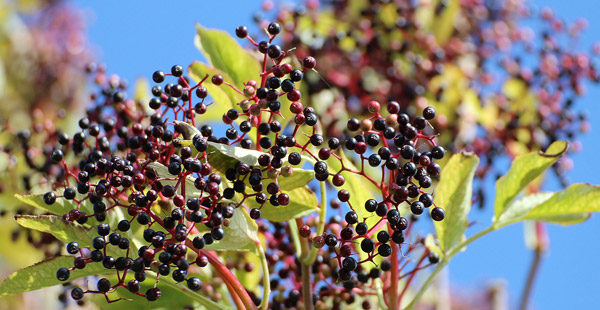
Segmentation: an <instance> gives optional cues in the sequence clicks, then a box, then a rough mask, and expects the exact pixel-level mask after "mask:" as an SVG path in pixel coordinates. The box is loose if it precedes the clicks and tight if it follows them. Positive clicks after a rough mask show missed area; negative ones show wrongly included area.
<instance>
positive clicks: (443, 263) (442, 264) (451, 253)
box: [405, 226, 494, 309]
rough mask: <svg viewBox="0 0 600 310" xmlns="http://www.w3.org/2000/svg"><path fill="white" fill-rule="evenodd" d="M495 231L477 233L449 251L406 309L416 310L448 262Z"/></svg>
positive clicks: (491, 228) (487, 230) (490, 229)
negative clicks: (418, 303) (465, 248)
mask: <svg viewBox="0 0 600 310" xmlns="http://www.w3.org/2000/svg"><path fill="white" fill-rule="evenodd" d="M492 231H494V227H493V226H490V227H488V228H486V229H484V230H482V231H480V232H478V233H476V234H475V235H473V236H471V238H469V239H467V240H465V241H463V242H461V243H460V244H458V245H457V246H455V247H453V248H452V249H450V250H449V251H448V253H447V254H446V256H444V257H443V258H442V260H440V262H439V263H438V265H437V266H436V267H435V269H434V270H433V271H432V272H431V274H430V275H429V277H427V280H425V282H424V283H423V285H422V286H421V288H420V289H419V291H418V292H417V294H416V295H415V297H414V298H413V300H412V301H411V302H410V304H408V306H406V308H405V309H414V308H415V306H416V305H417V302H418V301H419V299H420V298H421V297H422V296H423V294H424V293H425V290H427V288H428V287H429V285H431V283H432V282H433V280H435V277H436V276H437V274H438V273H439V272H440V271H442V269H444V267H446V265H447V264H448V262H449V261H450V260H451V259H452V257H454V255H456V254H458V253H459V252H460V250H462V248H464V247H466V246H467V245H469V244H471V242H473V241H475V240H477V239H479V238H481V237H483V236H484V235H486V234H487V233H489V232H492Z"/></svg>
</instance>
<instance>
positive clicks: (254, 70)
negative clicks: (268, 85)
mask: <svg viewBox="0 0 600 310" xmlns="http://www.w3.org/2000/svg"><path fill="white" fill-rule="evenodd" d="M196 28H197V30H198V35H197V36H196V40H195V43H196V46H197V47H198V49H199V50H200V51H201V52H202V53H203V54H204V56H205V57H206V59H208V61H209V62H210V64H211V65H212V66H213V67H215V68H217V69H219V70H221V71H223V72H225V73H227V74H228V75H229V76H231V78H233V82H234V84H235V85H236V86H237V87H240V86H241V85H242V83H244V82H247V81H248V80H259V79H260V73H261V72H262V70H261V67H260V64H259V63H258V61H257V60H256V59H255V58H254V57H253V56H252V55H250V54H249V53H248V52H247V51H246V50H244V49H243V48H242V47H241V46H240V44H239V43H238V42H237V40H235V39H234V38H232V37H231V36H230V35H229V34H228V33H227V32H225V31H222V30H214V29H206V28H204V27H202V26H201V25H196Z"/></svg>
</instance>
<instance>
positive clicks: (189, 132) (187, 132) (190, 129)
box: [174, 121, 202, 140]
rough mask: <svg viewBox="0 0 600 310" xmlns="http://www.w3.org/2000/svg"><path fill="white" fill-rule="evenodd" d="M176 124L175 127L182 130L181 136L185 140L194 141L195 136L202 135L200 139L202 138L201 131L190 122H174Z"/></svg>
mask: <svg viewBox="0 0 600 310" xmlns="http://www.w3.org/2000/svg"><path fill="white" fill-rule="evenodd" d="M174 123H175V127H177V128H178V129H179V130H181V135H182V136H183V138H184V139H186V140H192V139H193V138H194V136H195V135H200V137H202V133H201V132H200V130H198V128H196V127H194V126H192V125H191V124H189V123H188V122H182V121H174Z"/></svg>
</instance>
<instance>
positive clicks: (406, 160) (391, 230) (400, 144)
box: [300, 101, 445, 286]
mask: <svg viewBox="0 0 600 310" xmlns="http://www.w3.org/2000/svg"><path fill="white" fill-rule="evenodd" d="M369 110H370V111H371V113H373V114H374V116H372V117H367V118H365V119H363V120H362V121H359V120H358V119H354V118H353V119H350V120H348V122H347V133H348V135H347V137H346V138H345V139H344V140H343V141H340V140H339V139H338V138H331V139H329V141H328V144H327V147H324V148H321V150H320V151H319V153H318V155H319V159H320V160H321V161H319V162H317V163H316V164H315V166H314V169H315V173H316V175H317V179H327V177H328V174H330V175H331V183H332V184H333V185H334V186H337V187H339V186H343V185H344V183H345V179H344V177H343V176H342V175H341V174H340V172H342V171H343V170H344V169H342V171H339V172H336V173H328V171H327V165H326V163H325V162H324V160H327V159H328V158H329V157H330V156H331V155H332V154H333V150H337V149H341V148H344V149H345V151H346V152H350V153H354V154H355V156H356V157H358V158H359V162H360V164H361V167H362V169H361V170H360V171H351V172H353V173H356V174H358V175H360V176H362V177H364V178H365V179H364V181H365V182H371V183H373V185H375V186H376V187H377V188H379V189H380V190H381V195H382V197H381V199H379V200H377V199H375V198H372V199H368V200H367V201H365V202H364V205H358V206H353V205H351V203H350V195H351V193H350V192H348V190H346V189H341V190H339V191H338V194H337V199H338V200H339V201H340V202H343V203H347V204H348V205H349V207H350V209H351V210H350V211H348V212H347V213H345V216H344V220H345V221H344V224H343V228H341V229H338V232H337V233H333V232H331V233H325V234H323V235H320V236H314V237H313V238H312V242H313V245H314V246H316V247H319V248H320V247H323V246H325V245H327V246H328V247H329V248H330V249H332V250H333V251H332V254H333V256H334V257H335V259H337V260H338V262H339V269H338V270H336V273H335V276H336V277H337V278H335V279H334V280H340V281H343V282H348V281H351V280H352V279H353V278H352V274H353V272H354V271H357V270H359V266H360V265H361V264H363V263H369V264H371V263H372V260H373V258H374V257H375V256H378V255H379V256H381V257H388V256H390V255H392V246H391V245H390V242H393V243H394V244H396V245H401V244H405V235H404V231H405V230H406V229H407V228H408V227H409V225H410V223H409V221H408V220H407V218H406V217H405V216H407V215H410V214H406V213H405V214H401V212H400V211H401V210H402V208H401V207H402V205H403V204H407V205H409V206H410V207H409V210H410V213H412V216H418V215H421V214H422V213H423V212H424V211H425V210H427V209H428V208H430V207H431V209H430V215H431V218H432V219H433V220H435V221H441V220H443V219H444V216H445V212H444V210H443V208H441V207H439V206H436V204H435V203H434V201H433V195H432V193H430V192H428V189H429V188H430V187H431V186H432V184H433V181H434V180H435V179H438V178H439V176H440V166H439V164H438V163H437V162H436V160H439V159H442V158H444V156H445V150H444V148H443V147H441V146H438V145H436V144H435V141H434V138H435V136H434V135H431V134H429V135H428V134H426V132H431V128H428V127H430V124H429V121H431V120H433V119H434V118H435V116H436V111H435V109H434V108H433V107H426V108H425V109H424V110H423V116H420V117H416V118H414V119H412V121H411V120H410V118H409V116H408V115H407V114H405V113H401V112H400V107H399V105H398V103H397V102H394V101H392V102H389V103H388V104H387V112H388V117H386V118H383V117H382V116H381V115H380V114H379V110H380V104H379V103H378V102H375V101H372V102H370V103H369ZM353 133H359V134H357V135H353ZM369 153H370V154H369ZM366 165H368V166H370V167H372V168H374V169H377V170H378V171H381V173H383V176H382V177H381V180H382V181H376V180H374V179H373V178H372V177H370V176H369V174H368V173H367V172H366V170H365V166H366ZM334 206H335V208H336V209H337V208H339V202H338V203H336V204H335V205H334ZM357 208H364V210H365V211H366V212H367V214H370V213H372V214H373V215H367V216H366V217H363V218H361V217H360V216H359V214H365V213H364V212H361V211H357ZM372 216H376V217H377V218H379V219H380V220H378V221H374V222H372V223H376V224H372V226H371V227H369V225H368V224H367V223H366V220H367V218H369V217H372ZM338 222H342V221H338ZM300 234H301V236H303V237H305V238H309V237H310V235H311V230H310V227H309V226H307V225H305V226H304V227H302V228H301V229H300ZM358 248H360V250H361V251H362V252H363V253H365V254H366V255H367V257H366V258H365V259H363V260H362V261H359V259H358V258H356V257H353V254H355V253H357V251H358ZM436 261H437V258H436V255H435V254H434V253H430V262H432V263H434V262H436ZM388 263H389V261H385V260H384V263H383V264H382V266H380V267H381V268H382V270H383V271H386V270H385V269H388V270H389V268H387V267H389V266H388V265H389V264H388ZM386 266H387V267H386ZM368 279H369V278H368V277H365V276H364V275H362V276H358V279H357V280H358V281H361V282H367V281H368ZM348 285H351V286H352V285H353V284H348Z"/></svg>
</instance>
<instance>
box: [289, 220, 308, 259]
mask: <svg viewBox="0 0 600 310" xmlns="http://www.w3.org/2000/svg"><path fill="white" fill-rule="evenodd" d="M296 220H298V219H296ZM288 225H289V227H290V234H291V237H292V241H293V242H294V249H295V250H296V253H303V254H306V252H302V246H301V245H300V238H299V237H300V236H299V232H298V225H297V224H296V221H294V220H289V221H288Z"/></svg>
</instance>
